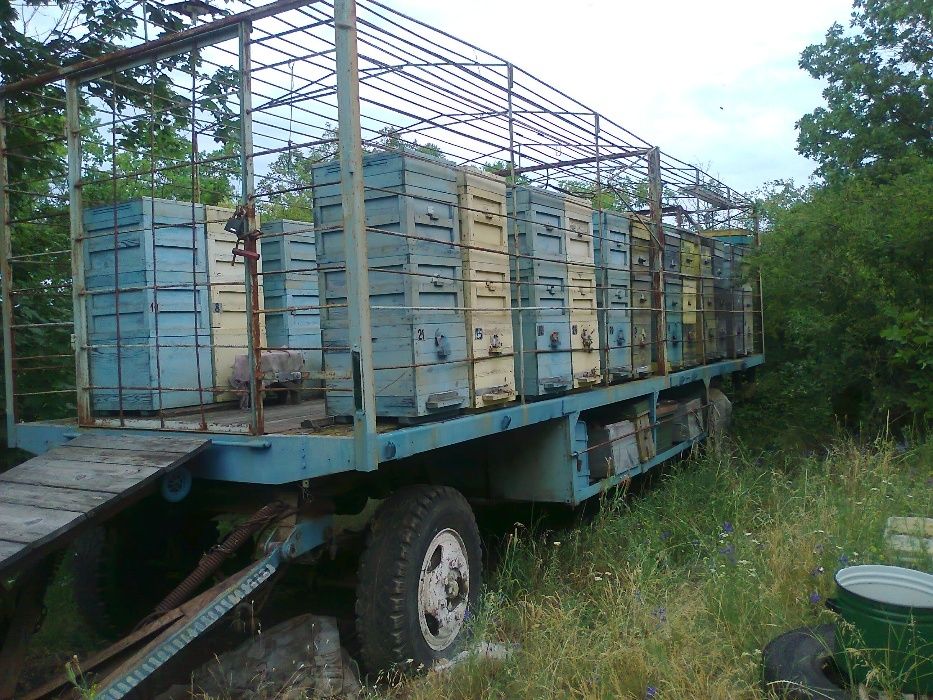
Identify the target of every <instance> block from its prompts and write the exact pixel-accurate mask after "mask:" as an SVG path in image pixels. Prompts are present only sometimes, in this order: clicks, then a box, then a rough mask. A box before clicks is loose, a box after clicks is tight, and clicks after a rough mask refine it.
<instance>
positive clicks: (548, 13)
mask: <svg viewBox="0 0 933 700" xmlns="http://www.w3.org/2000/svg"><path fill="white" fill-rule="evenodd" d="M383 1H384V2H386V4H388V5H390V6H391V7H393V8H396V9H398V10H400V11H402V12H405V13H407V14H410V15H412V16H414V17H416V18H417V19H421V20H424V21H426V22H428V23H430V24H432V25H434V26H437V27H439V28H442V29H445V30H447V31H449V32H451V33H452V34H455V35H456V36H458V37H460V38H462V39H465V40H467V41H469V42H471V43H473V44H476V45H477V46H480V47H482V48H484V49H487V50H489V51H492V52H493V53H496V54H498V55H500V56H501V57H502V58H505V59H508V60H510V61H511V62H513V63H515V64H516V65H519V66H521V67H522V68H524V69H525V70H527V71H529V72H531V73H533V74H535V75H536V76H538V77H539V78H541V79H544V80H546V81H548V82H550V83H551V84H553V85H554V86H555V87H557V88H560V89H563V90H564V91H566V92H568V93H569V94H571V95H572V96H574V97H576V98H578V99H579V100H580V101H581V102H583V103H584V104H586V105H588V106H589V107H591V108H592V109H594V110H596V111H598V112H601V113H602V114H605V115H606V116H608V117H611V118H613V119H615V120H616V121H618V122H619V123H620V124H621V125H622V126H624V127H626V128H628V129H630V130H631V131H633V132H634V133H636V134H638V135H639V136H641V137H642V138H644V139H646V140H647V141H649V142H651V143H653V144H656V145H659V146H661V148H662V149H664V150H665V151H667V152H668V153H670V154H672V155H675V156H677V157H679V158H682V159H683V160H686V161H688V162H691V163H695V164H698V165H701V166H708V167H705V169H706V170H707V171H708V172H709V173H711V174H712V175H716V176H718V177H719V178H720V179H721V180H722V181H723V182H725V183H726V184H728V185H731V186H732V187H736V188H737V189H739V190H744V191H751V190H754V189H755V188H757V187H758V186H759V185H761V184H762V183H764V182H766V181H768V180H774V179H777V178H786V177H792V178H794V179H796V180H797V181H798V182H802V181H806V179H807V178H808V177H809V176H810V174H811V173H812V172H813V169H814V164H813V163H812V162H811V161H809V160H807V159H805V158H803V157H802V156H800V155H798V154H797V153H796V151H795V150H794V146H795V144H796V130H795V128H794V123H795V122H796V121H797V120H798V119H799V118H800V117H801V116H802V115H803V114H805V113H806V112H809V111H810V110H812V109H813V108H814V107H816V106H818V105H819V104H821V103H822V98H821V96H820V92H821V90H822V85H821V84H820V83H819V82H817V81H815V80H813V79H812V78H811V77H810V76H809V75H807V74H806V73H805V72H804V71H802V70H801V69H800V68H798V66H797V61H798V60H799V57H800V52H801V51H802V50H803V49H804V47H806V46H807V45H808V44H812V43H816V42H819V41H821V40H822V38H823V36H824V34H825V32H826V30H827V29H828V28H829V26H830V25H831V24H832V23H833V22H834V21H838V22H841V23H843V24H844V25H847V24H848V20H849V15H850V12H851V0H784V1H783V2H763V1H762V0H744V1H742V0H734V1H733V0H708V1H707V2H699V1H697V0H693V1H692V2H687V1H685V0H653V1H651V0H649V1H648V2H644V1H641V2H631V1H629V0H616V1H613V0H571V1H569V2H568V1H567V0H561V1H560V2H558V1H556V0H537V1H535V0H466V1H465V2H450V1H447V2H445V1H444V0H440V1H439V0H383Z"/></svg>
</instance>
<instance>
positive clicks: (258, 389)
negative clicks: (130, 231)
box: [239, 21, 265, 435]
mask: <svg viewBox="0 0 933 700" xmlns="http://www.w3.org/2000/svg"><path fill="white" fill-rule="evenodd" d="M251 31H252V24H251V23H250V22H248V21H244V22H241V23H240V25H239V46H240V176H241V178H242V182H241V185H242V199H243V206H244V207H245V215H246V221H245V224H246V233H247V236H246V239H245V241H244V247H245V248H246V250H247V252H248V253H250V255H247V256H245V257H244V260H243V262H244V264H243V268H244V275H245V279H246V289H245V292H246V313H247V319H246V354H247V356H248V358H249V370H250V371H249V398H250V412H251V417H250V430H251V431H252V432H253V433H254V434H256V435H262V434H263V433H264V432H265V417H264V412H263V391H262V387H263V382H262V348H261V346H262V344H263V343H262V340H261V339H262V327H261V325H260V315H259V313H258V309H259V306H260V304H259V275H258V269H259V260H258V257H259V255H258V253H257V251H256V248H257V246H256V242H257V239H256V236H257V235H258V234H259V230H258V226H256V191H255V188H254V176H255V173H254V172H253V167H254V163H253V123H252V111H253V110H252V107H253V104H252V92H251V90H252V88H251V85H250V79H251V75H250V72H251V70H252V63H251V61H250V32H251Z"/></svg>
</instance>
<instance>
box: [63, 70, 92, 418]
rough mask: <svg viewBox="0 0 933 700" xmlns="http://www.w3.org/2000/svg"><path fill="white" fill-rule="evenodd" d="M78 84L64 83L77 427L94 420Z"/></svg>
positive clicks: (71, 80) (68, 81)
mask: <svg viewBox="0 0 933 700" xmlns="http://www.w3.org/2000/svg"><path fill="white" fill-rule="evenodd" d="M79 88H80V86H79V83H78V81H77V80H76V79H73V78H69V79H68V80H67V81H66V83H65V123H66V127H65V128H66V134H67V137H68V210H69V222H70V227H71V299H72V305H73V310H74V333H72V337H73V338H74V349H75V389H76V391H77V404H78V406H77V408H78V425H89V424H90V423H91V422H92V420H91V394H90V370H89V369H88V356H87V354H88V350H87V317H86V316H87V315H86V309H85V307H84V296H85V282H84V222H83V217H84V206H83V201H82V197H81V190H82V184H81V106H80V95H79V92H78V91H79Z"/></svg>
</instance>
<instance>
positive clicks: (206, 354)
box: [82, 197, 213, 412]
mask: <svg viewBox="0 0 933 700" xmlns="http://www.w3.org/2000/svg"><path fill="white" fill-rule="evenodd" d="M84 229H85V239H84V241H83V245H82V248H83V257H84V280H85V286H86V288H87V290H88V294H87V295H86V296H85V300H86V301H85V304H86V313H87V334H88V335H87V338H88V344H89V345H90V346H91V349H90V351H89V360H88V363H89V370H90V384H91V386H92V387H97V388H93V389H91V392H90V394H91V406H92V408H93V409H94V410H98V411H116V410H119V409H120V408H121V407H122V409H123V410H124V411H137V412H148V411H155V410H159V409H160V408H179V407H184V406H196V405H198V404H199V403H200V402H201V401H202V400H203V402H204V403H209V402H210V401H212V400H213V395H212V392H211V387H212V385H213V370H212V363H211V350H210V345H211V337H210V330H211V326H210V317H209V313H208V287H207V274H206V258H205V245H204V207H203V206H201V205H193V206H192V204H190V203H187V202H172V201H168V200H164V199H150V198H148V197H143V198H139V199H134V200H130V201H126V202H120V203H116V204H114V205H109V204H108V205H105V206H100V207H95V208H90V209H87V210H85V212H84ZM117 273H119V274H117ZM118 344H119V347H117V346H118ZM118 358H119V362H118ZM199 380H200V381H199ZM118 384H119V385H122V386H123V387H130V388H127V389H123V390H122V392H121V391H120V390H119V389H118V388H117V387H118ZM199 386H200V388H201V389H202V391H199V390H198V389H199ZM159 387H161V388H159Z"/></svg>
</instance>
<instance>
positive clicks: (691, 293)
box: [683, 277, 700, 325]
mask: <svg viewBox="0 0 933 700" xmlns="http://www.w3.org/2000/svg"><path fill="white" fill-rule="evenodd" d="M683 285H684V289H683V310H684V315H683V322H684V324H685V325H686V324H688V323H699V317H698V314H697V311H698V310H699V307H700V299H699V293H698V292H697V289H698V285H697V281H696V280H695V279H691V278H689V277H684V280H683Z"/></svg>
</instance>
